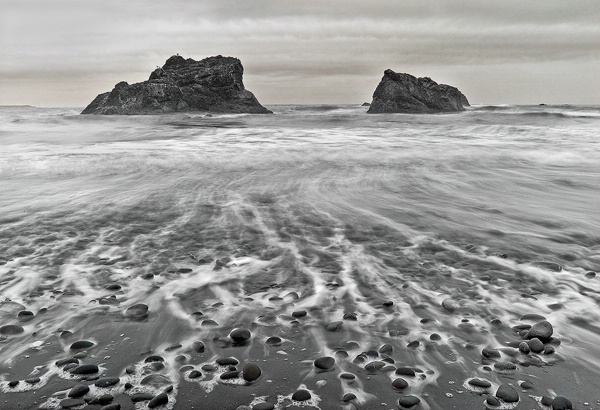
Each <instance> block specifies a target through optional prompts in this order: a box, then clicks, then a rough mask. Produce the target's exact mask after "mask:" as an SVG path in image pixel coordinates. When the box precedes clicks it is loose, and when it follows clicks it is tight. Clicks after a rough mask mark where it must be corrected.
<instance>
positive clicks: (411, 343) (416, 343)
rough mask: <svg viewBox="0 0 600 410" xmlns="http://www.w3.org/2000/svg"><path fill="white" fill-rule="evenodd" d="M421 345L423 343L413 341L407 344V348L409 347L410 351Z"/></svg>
mask: <svg viewBox="0 0 600 410" xmlns="http://www.w3.org/2000/svg"><path fill="white" fill-rule="evenodd" d="M420 344H421V342H419V341H418V340H413V341H412V342H410V343H409V344H407V345H406V347H408V348H410V349H415V348H417V347H419V345H420Z"/></svg>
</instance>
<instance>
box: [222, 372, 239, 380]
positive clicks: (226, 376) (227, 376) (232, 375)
mask: <svg viewBox="0 0 600 410" xmlns="http://www.w3.org/2000/svg"><path fill="white" fill-rule="evenodd" d="M239 375H240V371H239V370H231V371H228V372H225V373H222V374H221V376H219V377H220V378H221V380H229V379H236V378H237V377H238V376H239Z"/></svg>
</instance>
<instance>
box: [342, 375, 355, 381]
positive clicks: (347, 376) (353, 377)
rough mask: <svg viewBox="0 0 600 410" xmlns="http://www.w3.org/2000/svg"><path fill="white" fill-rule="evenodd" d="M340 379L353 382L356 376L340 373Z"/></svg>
mask: <svg viewBox="0 0 600 410" xmlns="http://www.w3.org/2000/svg"><path fill="white" fill-rule="evenodd" d="M340 378H341V379H344V380H354V379H356V376H355V375H353V374H352V373H342V374H340Z"/></svg>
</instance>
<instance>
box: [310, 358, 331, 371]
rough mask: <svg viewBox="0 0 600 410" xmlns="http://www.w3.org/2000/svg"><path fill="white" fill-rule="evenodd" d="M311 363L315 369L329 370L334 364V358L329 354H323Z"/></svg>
mask: <svg viewBox="0 0 600 410" xmlns="http://www.w3.org/2000/svg"><path fill="white" fill-rule="evenodd" d="M313 364H314V366H315V367H316V368H317V369H321V370H329V369H331V368H332V367H333V366H334V365H335V359H334V358H333V357H330V356H323V357H319V358H317V359H315V361H314V362H313Z"/></svg>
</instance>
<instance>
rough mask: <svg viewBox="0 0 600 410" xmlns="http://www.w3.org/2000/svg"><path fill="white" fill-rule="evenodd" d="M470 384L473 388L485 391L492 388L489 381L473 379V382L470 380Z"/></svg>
mask: <svg viewBox="0 0 600 410" xmlns="http://www.w3.org/2000/svg"><path fill="white" fill-rule="evenodd" d="M469 384H470V385H471V386H475V387H481V388H483V389H487V388H488V387H492V383H490V382H488V381H487V380H482V379H471V380H469Z"/></svg>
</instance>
